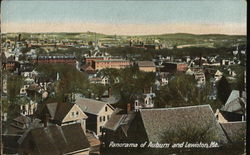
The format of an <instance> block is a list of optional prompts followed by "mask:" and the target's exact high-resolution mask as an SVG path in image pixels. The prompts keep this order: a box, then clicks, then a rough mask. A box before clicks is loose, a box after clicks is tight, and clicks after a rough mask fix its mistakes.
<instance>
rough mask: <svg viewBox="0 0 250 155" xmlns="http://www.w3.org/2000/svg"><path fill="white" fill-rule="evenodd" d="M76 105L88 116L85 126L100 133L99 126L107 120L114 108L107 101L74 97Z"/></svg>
mask: <svg viewBox="0 0 250 155" xmlns="http://www.w3.org/2000/svg"><path fill="white" fill-rule="evenodd" d="M75 103H76V105H78V106H79V107H80V108H81V110H82V111H83V112H84V113H86V115H87V116H88V119H87V122H86V128H87V129H88V130H91V131H93V132H95V133H96V135H98V136H99V135H101V128H102V127H103V125H104V124H105V123H106V122H107V121H108V120H109V118H110V116H111V114H112V113H113V112H114V108H113V107H112V106H111V105H110V104H109V103H107V102H102V101H97V100H93V99H88V98H83V97H76V100H75Z"/></svg>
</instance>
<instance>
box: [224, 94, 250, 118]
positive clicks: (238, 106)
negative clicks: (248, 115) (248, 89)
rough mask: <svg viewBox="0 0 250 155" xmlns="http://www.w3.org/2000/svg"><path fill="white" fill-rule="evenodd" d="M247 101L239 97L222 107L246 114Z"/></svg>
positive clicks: (225, 109) (229, 110)
mask: <svg viewBox="0 0 250 155" xmlns="http://www.w3.org/2000/svg"><path fill="white" fill-rule="evenodd" d="M245 105H246V101H245V100H244V99H242V98H240V97H237V98H235V99H233V100H231V101H230V102H228V103H227V104H226V105H225V106H223V107H222V108H221V110H222V111H227V112H236V113H239V114H244V112H245Z"/></svg>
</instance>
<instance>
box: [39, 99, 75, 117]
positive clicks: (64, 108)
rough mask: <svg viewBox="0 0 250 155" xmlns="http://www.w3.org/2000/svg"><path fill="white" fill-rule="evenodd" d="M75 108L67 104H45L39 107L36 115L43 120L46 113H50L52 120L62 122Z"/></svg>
mask: <svg viewBox="0 0 250 155" xmlns="http://www.w3.org/2000/svg"><path fill="white" fill-rule="evenodd" d="M73 106H74V104H73V103H65V102H50V103H43V104H41V105H40V107H38V110H37V111H36V114H37V115H38V117H39V118H42V117H43V116H44V114H45V112H48V113H49V115H50V117H51V119H53V120H56V121H59V122H61V121H62V120H63V119H64V118H65V116H66V115H67V114H68V112H69V111H70V110H71V109H72V107H73Z"/></svg>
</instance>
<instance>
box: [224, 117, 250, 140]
mask: <svg viewBox="0 0 250 155" xmlns="http://www.w3.org/2000/svg"><path fill="white" fill-rule="evenodd" d="M220 124H221V127H222V129H223V130H224V132H225V134H226V135H227V137H228V140H229V142H230V143H233V144H238V143H242V142H244V141H245V140H246V122H245V121H244V122H228V123H220Z"/></svg>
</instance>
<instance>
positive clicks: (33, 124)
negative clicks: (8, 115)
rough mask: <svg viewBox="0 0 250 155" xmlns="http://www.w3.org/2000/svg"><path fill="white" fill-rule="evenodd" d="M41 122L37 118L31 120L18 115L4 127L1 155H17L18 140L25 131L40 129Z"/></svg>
mask: <svg viewBox="0 0 250 155" xmlns="http://www.w3.org/2000/svg"><path fill="white" fill-rule="evenodd" d="M40 122H41V120H40V119H37V118H31V117H27V116H24V115H20V116H18V117H16V118H14V119H13V120H11V122H10V123H9V124H8V125H7V126H6V127H4V128H5V130H4V132H3V135H2V140H3V146H4V148H3V154H17V153H18V143H17V141H18V139H20V138H21V136H22V135H24V133H25V132H26V131H27V130H30V129H33V128H38V127H42V124H41V123H40Z"/></svg>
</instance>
